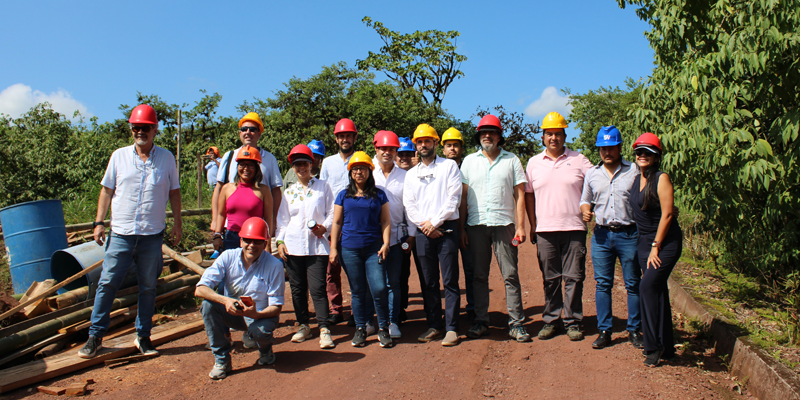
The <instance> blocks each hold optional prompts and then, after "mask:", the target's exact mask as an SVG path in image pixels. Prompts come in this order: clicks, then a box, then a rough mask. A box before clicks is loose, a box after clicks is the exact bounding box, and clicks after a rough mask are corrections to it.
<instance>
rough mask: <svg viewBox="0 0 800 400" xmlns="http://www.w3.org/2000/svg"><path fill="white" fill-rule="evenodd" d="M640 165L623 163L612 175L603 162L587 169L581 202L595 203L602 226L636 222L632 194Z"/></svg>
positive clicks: (628, 162)
mask: <svg viewBox="0 0 800 400" xmlns="http://www.w3.org/2000/svg"><path fill="white" fill-rule="evenodd" d="M637 175H639V167H638V166H637V165H635V164H633V163H631V162H630V161H627V160H625V159H624V158H623V159H622V162H621V163H620V164H619V166H617V169H616V171H614V175H613V177H609V176H608V173H607V172H606V167H605V166H603V163H600V164H599V165H596V166H594V167H592V168H590V169H589V170H588V171H586V177H585V178H584V180H583V193H581V205H583V204H591V202H592V201H594V202H595V208H594V218H595V221H596V222H597V224H598V225H632V224H634V223H635V221H634V220H633V210H632V209H631V203H630V202H629V201H628V196H629V193H630V190H631V188H632V187H633V181H634V180H635V179H636V176H637Z"/></svg>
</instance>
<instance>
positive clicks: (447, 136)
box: [442, 128, 464, 144]
mask: <svg viewBox="0 0 800 400" xmlns="http://www.w3.org/2000/svg"><path fill="white" fill-rule="evenodd" d="M448 140H460V141H461V144H464V137H463V136H461V132H459V131H458V129H456V128H450V129H448V130H446V131H444V133H443V134H442V143H444V142H446V141H448Z"/></svg>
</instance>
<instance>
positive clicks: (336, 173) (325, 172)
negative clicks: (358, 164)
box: [319, 152, 355, 199]
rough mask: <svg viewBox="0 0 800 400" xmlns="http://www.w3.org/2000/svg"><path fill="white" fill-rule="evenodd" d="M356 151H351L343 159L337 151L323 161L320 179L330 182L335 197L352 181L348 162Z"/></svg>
mask: <svg viewBox="0 0 800 400" xmlns="http://www.w3.org/2000/svg"><path fill="white" fill-rule="evenodd" d="M353 154H355V152H352V153H350V156H349V157H347V159H346V160H344V161H342V156H340V155H339V153H336V154H334V155H332V156H328V157H325V159H324V160H323V161H322V168H320V171H319V179H322V180H323V181H325V182H328V185H330V186H331V191H332V192H333V198H334V199H335V198H336V196H338V195H339V192H341V191H342V190H344V189H345V188H347V185H348V184H349V183H350V177H349V175H348V171H347V164H349V163H350V157H352V156H353Z"/></svg>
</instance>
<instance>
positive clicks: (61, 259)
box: [50, 240, 133, 293]
mask: <svg viewBox="0 0 800 400" xmlns="http://www.w3.org/2000/svg"><path fill="white" fill-rule="evenodd" d="M104 256H105V252H104V247H103V246H100V245H99V244H97V242H95V241H94V240H92V241H91V242H86V243H84V244H80V245H77V246H72V247H69V248H65V249H59V250H58V251H56V252H55V253H53V257H52V259H51V260H50V274H51V275H52V276H53V279H55V280H56V281H58V282H62V281H65V280H66V279H68V278H69V277H71V276H73V275H75V274H77V273H79V272H81V271H82V270H84V269H86V268H89V267H91V266H92V265H94V263H96V262H98V261H102V260H103V257H104ZM131 269H133V268H131ZM102 272H103V268H98V269H96V270H94V271H92V272H90V273H88V274H86V275H84V278H83V279H77V280H75V281H73V282H72V283H70V284H69V285H67V286H64V287H63V288H62V289H60V290H59V291H58V292H59V293H64V292H68V291H70V290H75V289H79V288H81V287H84V286H91V285H92V284H94V285H97V282H98V281H99V280H100V274H101V273H102Z"/></svg>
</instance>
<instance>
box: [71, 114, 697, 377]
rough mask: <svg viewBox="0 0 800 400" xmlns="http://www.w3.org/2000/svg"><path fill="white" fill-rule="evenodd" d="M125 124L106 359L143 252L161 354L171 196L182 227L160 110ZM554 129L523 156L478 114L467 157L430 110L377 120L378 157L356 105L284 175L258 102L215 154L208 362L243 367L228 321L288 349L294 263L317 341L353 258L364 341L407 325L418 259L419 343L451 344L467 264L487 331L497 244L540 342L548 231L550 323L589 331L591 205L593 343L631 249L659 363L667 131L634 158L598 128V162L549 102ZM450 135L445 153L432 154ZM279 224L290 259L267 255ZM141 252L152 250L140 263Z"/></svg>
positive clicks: (103, 311) (111, 183)
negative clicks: (526, 258)
mask: <svg viewBox="0 0 800 400" xmlns="http://www.w3.org/2000/svg"><path fill="white" fill-rule="evenodd" d="M140 110H141V111H140ZM137 112H138V113H137ZM141 115H145V116H146V118H143V117H140V116H141ZM129 122H130V127H131V131H132V135H133V138H134V141H135V143H134V145H133V146H130V147H126V148H122V149H119V150H117V151H116V152H115V153H114V155H112V157H111V160H110V161H109V166H108V169H107V171H106V176H105V177H104V179H103V181H102V182H101V183H102V184H103V186H104V188H103V191H101V195H100V199H99V204H98V216H97V221H100V222H99V225H97V226H96V228H95V232H94V233H95V239H96V240H97V241H98V243H102V242H103V241H104V240H106V239H105V232H104V228H103V225H102V220H103V218H105V215H106V213H107V212H108V208H109V203H110V204H113V210H114V213H113V215H112V220H111V221H112V222H111V229H112V231H113V233H112V235H111V236H110V237H109V238H108V241H107V242H106V261H105V265H104V268H103V275H102V278H101V280H100V287H99V289H98V292H97V298H96V307H95V309H94V311H93V314H92V328H91V329H90V337H89V340H88V341H87V343H86V345H85V346H84V347H83V348H82V349H81V350H80V352H79V354H80V355H81V356H82V357H93V356H94V355H95V354H96V351H97V349H99V348H100V347H101V343H102V337H103V335H104V334H105V332H106V331H107V330H108V314H109V311H110V307H111V304H110V301H109V299H111V300H113V298H114V294H115V292H116V290H117V288H118V287H119V285H120V284H121V279H122V277H124V275H125V272H126V271H127V267H128V266H129V265H130V261H131V260H136V261H137V264H138V265H139V266H140V267H139V268H140V270H139V279H140V288H141V289H140V297H139V302H140V303H139V314H138V317H137V324H136V326H137V332H138V336H139V339H137V346H139V348H140V350H141V351H142V352H143V353H145V354H153V353H157V351H156V350H155V349H154V348H153V346H152V344H150V341H149V331H150V322H149V321H150V318H151V317H152V312H153V310H152V308H153V307H152V303H153V299H154V297H155V292H154V290H153V291H152V293H150V291H147V290H148V288H150V287H152V288H154V287H155V279H156V278H157V273H155V272H154V271H156V270H158V271H160V270H161V268H158V267H159V266H160V265H161V262H162V261H161V257H160V244H161V241H162V239H163V229H164V221H163V220H164V211H165V206H166V199H167V198H169V200H170V202H171V205H172V209H173V211H176V210H177V211H176V212H175V215H176V219H175V227H174V228H173V239H174V240H176V241H177V240H179V239H180V226H181V225H180V217H179V210H180V193H179V184H178V182H177V173H176V171H175V165H174V157H172V154H170V153H169V152H168V151H166V150H164V149H160V148H158V147H157V146H154V145H153V143H152V139H153V137H154V136H155V132H157V128H158V122H157V119H156V117H155V111H153V110H152V108H151V107H150V106H148V105H140V106H138V107H137V108H136V109H134V112H133V114H132V116H131V119H130V121H129ZM541 128H542V132H543V134H542V140H543V143H544V145H545V150H544V151H542V152H541V153H540V154H538V155H535V156H533V157H532V158H531V159H530V160H529V161H528V165H527V168H525V169H523V166H522V163H521V162H520V160H519V158H518V157H517V156H516V155H514V154H512V153H510V152H508V151H506V150H504V149H503V147H502V146H503V144H504V142H505V138H504V136H503V126H502V124H501V122H500V120H499V119H498V118H497V117H495V116H493V115H486V116H484V117H483V118H482V119H481V120H480V122H479V123H478V126H477V130H476V134H475V135H476V140H477V141H478V143H479V145H480V148H479V149H478V151H477V152H475V153H473V154H470V155H468V156H466V157H464V139H463V136H462V134H461V132H459V131H458V130H457V129H455V128H450V129H448V130H447V131H445V132H444V133H443V135H442V136H441V137H439V135H438V133H437V132H436V130H435V129H434V128H433V127H431V126H430V125H428V124H421V125H419V126H418V127H417V129H416V130H415V131H414V132H413V135H412V138H410V139H408V138H401V137H398V135H396V134H395V133H394V132H391V131H379V132H377V133H375V134H374V136H373V140H372V142H373V146H374V153H375V156H374V157H370V156H369V155H368V154H367V153H365V152H363V151H354V150H355V149H354V145H355V143H356V138H357V135H358V134H359V133H358V131H357V130H356V127H355V124H354V123H353V121H351V120H349V119H347V118H345V119H342V120H340V121H339V122H338V123H337V124H336V126H335V128H334V135H335V138H336V144H337V147H338V152H337V153H336V154H333V155H331V156H328V157H326V158H324V159H323V157H325V147H324V145H322V143H321V142H320V141H317V140H314V141H312V142H311V143H309V144H308V145H305V144H298V145H296V146H295V147H294V148H293V149H292V150H291V151H290V153H289V155H288V161H289V163H290V164H291V170H290V171H288V172H287V174H286V178H285V179H282V178H281V175H280V171H279V169H278V165H277V160H276V159H275V157H274V156H273V155H272V154H271V153H270V152H268V151H267V150H265V149H262V148H260V147H258V145H257V144H258V140H259V139H260V137H261V134H262V133H263V130H264V126H263V123H262V121H261V119H260V117H259V116H258V114H256V113H252V112H251V113H248V114H247V115H245V116H244V117H243V118H242V119H241V120H240V121H239V136H240V139H241V142H242V147H240V148H239V149H236V150H232V151H229V152H227V153H225V155H223V156H222V157H219V151H218V150H216V149H212V150H210V153H212V154H211V156H212V157H216V159H217V160H219V163H218V164H216V163H215V166H216V167H217V168H216V169H217V173H216V183H215V185H214V195H213V199H212V212H213V220H212V230H213V233H212V236H213V242H214V247H215V248H216V249H218V250H219V251H220V253H221V254H220V256H219V257H218V258H217V259H216V261H215V262H214V264H213V265H212V266H211V267H209V268H208V269H207V270H206V271H205V273H204V274H203V277H202V278H201V280H200V282H199V283H198V284H197V289H196V295H197V296H198V297H201V298H203V299H204V301H203V305H202V314H203V320H204V322H205V326H206V332H207V334H208V338H209V347H210V348H211V350H212V352H213V354H214V357H215V365H214V367H213V369H212V371H211V373H210V374H209V376H210V377H211V378H213V379H222V378H225V377H226V375H227V373H228V372H230V370H231V363H230V351H231V349H232V341H231V339H230V334H229V330H230V329H238V330H242V331H244V334H243V335H242V338H243V341H244V342H245V343H244V345H245V346H246V347H257V348H258V349H259V354H260V356H259V360H258V362H259V364H262V365H269V364H272V363H274V362H275V354H274V352H273V351H272V341H273V337H272V332H273V331H274V329H275V328H276V327H277V325H278V317H279V315H280V312H281V309H282V306H283V303H284V297H283V287H284V285H285V281H284V279H285V278H284V269H285V276H287V277H288V279H289V284H290V288H291V296H292V304H293V308H294V312H295V317H296V321H297V322H298V325H299V326H298V330H297V332H296V333H295V334H294V335H293V336H292V339H291V340H292V342H303V341H306V340H308V339H310V338H312V337H313V332H312V329H311V326H310V321H311V316H310V312H309V304H308V298H309V295H310V298H311V302H312V303H313V306H314V313H315V319H316V323H317V328H318V335H319V345H320V347H321V348H323V349H330V348H334V347H335V343H334V341H333V340H332V338H331V331H330V329H329V326H331V325H332V324H337V323H340V322H343V321H344V315H343V311H342V289H341V270H342V269H344V271H345V273H346V276H347V279H348V282H349V286H350V292H351V313H352V316H351V317H352V318H351V323H352V324H353V325H354V326H355V332H354V334H353V337H352V341H351V343H352V345H353V346H357V347H360V346H364V345H365V344H366V343H367V338H368V337H369V336H370V335H373V334H375V333H377V339H378V343H379V345H380V346H381V347H386V348H388V347H392V346H393V344H394V342H395V341H396V340H397V339H399V338H401V337H402V332H401V329H400V326H401V325H402V323H403V322H404V321H405V320H406V318H407V317H406V313H405V309H406V308H407V307H408V291H409V285H408V280H409V277H410V268H411V259H412V258H413V259H414V265H415V266H416V269H417V274H418V276H419V281H420V287H421V289H422V296H423V303H424V311H425V315H426V322H427V325H428V329H427V331H425V332H424V333H423V334H422V335H420V336H419V337H418V341H420V342H431V341H434V340H441V344H442V345H443V346H454V345H457V344H458V343H459V340H460V337H459V316H460V313H461V308H462V307H461V295H460V288H459V283H458V282H459V276H460V274H461V273H462V271H463V273H464V275H465V282H466V288H465V289H466V301H467V304H466V305H465V307H464V309H465V310H466V313H467V316H468V318H469V319H470V320H471V321H470V323H471V326H470V328H469V329H468V330H467V331H466V336H467V337H469V338H473V339H477V338H480V337H482V336H484V335H487V334H488V333H489V323H490V321H489V312H488V310H489V302H490V296H489V279H488V277H489V272H490V269H489V268H490V264H491V257H492V251H494V254H495V258H496V260H497V264H498V265H499V269H500V273H501V275H502V277H503V282H504V286H505V297H506V307H507V312H508V335H509V337H510V338H512V339H513V340H516V341H519V342H529V341H531V340H532V338H531V335H530V334H529V333H528V332H527V331H526V329H525V327H524V323H525V322H526V316H525V310H524V308H523V304H522V289H521V284H520V279H519V262H518V246H520V245H521V244H523V243H524V242H525V241H526V240H527V239H528V238H530V241H531V242H532V243H534V244H536V245H537V252H538V261H539V267H540V269H541V271H542V275H543V279H544V293H545V299H544V311H543V315H542V319H543V322H544V326H543V327H542V329H541V330H540V331H539V332H538V337H539V339H541V340H546V339H550V338H552V337H554V336H555V335H556V334H557V333H558V332H559V331H560V330H561V327H562V326H563V328H565V330H566V334H567V336H568V338H569V339H570V340H574V341H577V340H582V339H583V331H582V326H581V324H582V319H583V303H582V294H583V282H584V279H585V258H586V235H587V223H588V222H590V221H591V219H592V218H593V217H594V218H595V220H596V225H595V227H594V231H593V235H592V239H591V240H592V253H591V257H592V261H593V264H594V272H595V279H596V281H597V287H596V304H597V321H598V322H597V324H598V330H599V331H600V333H599V335H598V338H597V340H595V341H594V342H593V343H592V347H594V348H597V349H600V348H604V347H606V346H608V345H609V344H610V343H611V328H612V312H611V287H612V286H613V280H614V270H615V263H616V260H617V259H619V260H620V263H621V265H622V271H623V276H624V281H625V287H626V290H627V293H628V298H627V300H628V321H627V331H628V338H629V340H630V342H631V343H632V344H633V346H635V347H637V348H642V349H643V350H644V355H645V364H646V365H648V366H655V365H658V364H659V362H660V361H661V360H662V359H670V358H672V357H674V354H675V353H674V347H673V338H672V320H671V315H672V314H671V309H670V304H669V294H668V290H667V278H668V277H669V274H670V273H671V271H672V268H673V267H674V266H675V264H676V262H677V259H678V257H679V256H680V252H681V245H682V233H681V230H680V228H679V227H678V224H677V220H676V208H675V207H674V206H673V188H672V184H671V182H670V179H669V177H668V176H667V175H666V174H664V173H663V172H662V171H660V162H661V156H662V154H663V147H662V145H661V142H660V141H659V139H658V137H656V136H655V135H654V134H652V133H645V134H643V135H641V136H639V137H638V138H637V139H636V141H635V142H634V145H633V147H634V151H635V154H636V160H635V163H632V162H630V161H628V160H625V159H624V158H622V156H621V150H622V136H621V133H620V132H619V130H618V129H617V128H616V127H614V126H607V127H603V128H602V129H601V130H600V131H599V132H598V135H597V142H596V146H597V147H598V149H599V153H600V157H601V159H602V162H601V163H599V164H597V165H592V163H591V162H590V161H589V160H588V159H587V158H586V157H585V156H583V155H582V154H580V153H579V152H576V151H573V150H570V149H568V148H566V147H565V140H566V134H565V128H567V122H566V120H565V119H564V117H563V116H561V115H560V114H558V113H556V112H552V113H550V114H548V115H547V116H546V117H545V119H544V121H543V123H542V126H541ZM439 146H441V147H442V153H443V154H444V157H442V156H439V155H437V148H438V147H439ZM170 163H171V165H168V164H170ZM320 164H321V165H320ZM132 194H135V195H132ZM526 214H527V220H526ZM526 223H529V224H530V226H531V229H530V234H529V235H528V233H527V229H526ZM273 237H274V238H275V239H276V240H275V246H276V249H275V251H276V254H277V256H278V257H277V258H276V257H273V256H272V255H271V254H270V250H271V243H270V239H271V238H273ZM117 241H119V242H120V243H119V244H117ZM151 242H153V244H154V243H156V242H157V244H158V247H159V249H158V259H157V260H156V259H155V257H152V254H150V253H155V250H154V246H153V244H151ZM459 253H460V255H461V257H460V259H461V263H459ZM149 257H152V258H153V260H150V258H149ZM143 259H145V260H146V262H152V263H153V264H154V265H155V266H154V267H153V268H150V266H149V265H148V266H147V268H142V267H141V263H142V260H143ZM459 264H461V266H460V265H459ZM143 280H147V283H144V284H143V283H142V281H143ZM151 281H152V284H150V282H151ZM562 286H563V289H562ZM442 288H443V289H444V307H442V298H441V297H442V295H441V293H442V292H441V289H442ZM148 302H149V303H148ZM559 320H561V321H560V322H559Z"/></svg>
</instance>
